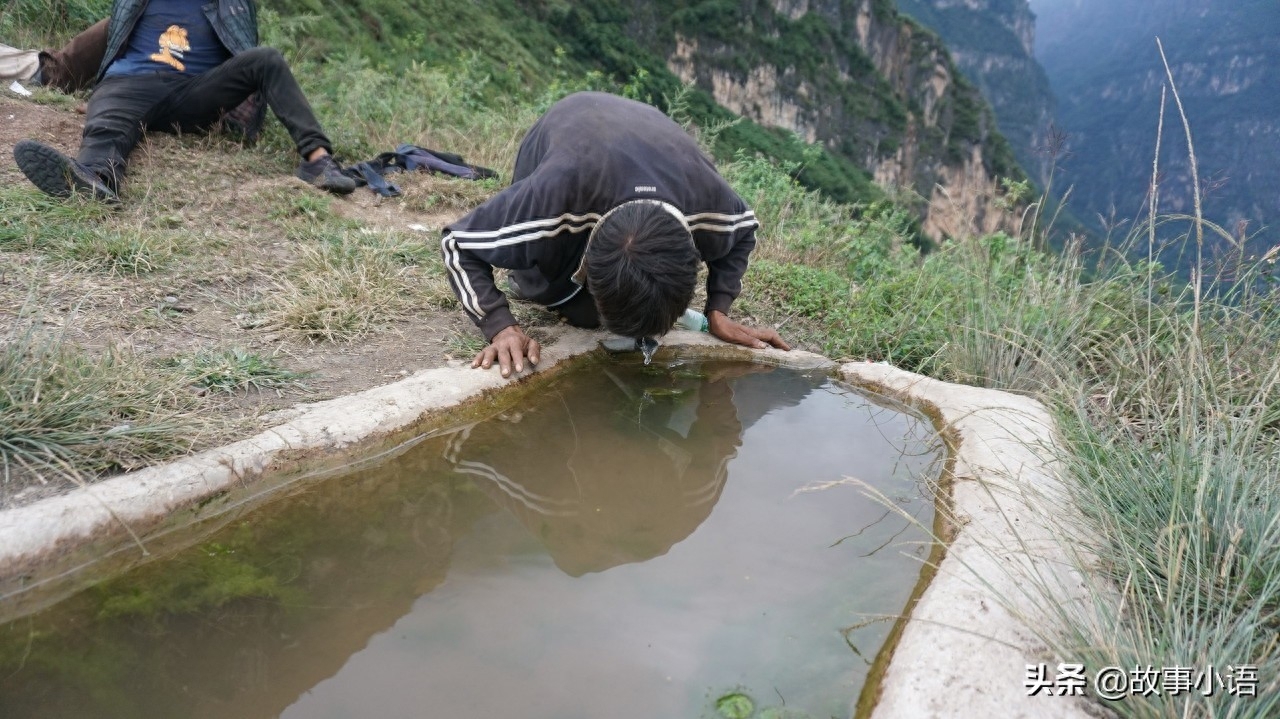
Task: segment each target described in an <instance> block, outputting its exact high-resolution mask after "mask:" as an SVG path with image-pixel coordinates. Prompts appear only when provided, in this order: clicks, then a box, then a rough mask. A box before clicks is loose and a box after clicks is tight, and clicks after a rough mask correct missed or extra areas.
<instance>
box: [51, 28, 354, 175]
mask: <svg viewBox="0 0 1280 719" xmlns="http://www.w3.org/2000/svg"><path fill="white" fill-rule="evenodd" d="M255 92H261V93H262V97H263V99H265V100H266V102H267V106H268V107H270V108H271V111H272V112H273V113H275V116H276V117H278V118H279V119H280V122H281V123H282V124H283V125H284V126H285V129H286V130H288V131H289V136H290V137H292V138H293V142H294V145H296V146H297V148H298V154H300V155H302V156H303V157H306V156H307V155H309V154H311V152H313V151H315V150H317V149H320V148H324V149H325V150H329V151H332V149H333V148H332V145H331V144H330V143H329V138H327V137H325V135H324V132H323V131H322V130H321V129H320V123H319V122H318V121H316V117H315V114H314V113H313V112H312V111H311V105H310V104H308V103H307V98H306V97H304V96H303V94H302V88H300V87H298V81H297V80H296V79H294V77H293V73H292V72H291V71H290V70H289V65H288V63H286V62H285V60H284V57H283V56H282V55H281V54H280V51H278V50H276V49H274V48H269V47H257V48H254V49H252V50H248V51H246V52H242V53H240V54H239V55H236V56H234V57H232V58H231V59H229V60H227V61H226V62H224V63H222V64H221V65H219V66H217V67H215V68H213V69H212V70H210V71H208V72H206V73H204V74H201V75H195V76H188V75H179V74H177V73H168V72H161V73H155V74H153V75H124V76H117V77H109V78H107V79H105V80H103V81H102V82H101V83H99V84H98V87H97V89H95V90H94V91H93V95H92V96H91V97H90V98H89V109H88V112H87V114H86V115H87V116H86V118H85V123H84V135H83V137H82V138H81V140H80V154H79V155H78V157H77V159H78V160H79V161H80V162H81V163H82V164H84V165H85V166H86V167H88V168H89V169H91V170H93V171H94V172H96V173H97V174H98V175H99V176H100V177H101V178H102V180H103V182H105V183H107V184H108V185H110V186H111V187H112V188H116V187H118V185H119V181H120V178H122V177H123V176H124V172H125V167H126V164H127V161H128V159H129V153H131V152H133V148H134V147H136V146H137V145H138V142H140V141H141V140H142V135H143V133H144V132H146V131H147V130H159V131H161V132H195V131H203V130H208V129H209V128H211V127H213V126H214V125H215V124H217V122H218V120H219V119H220V118H221V117H222V115H223V113H224V112H226V111H227V110H231V109H233V108H235V107H236V106H238V105H239V104H240V103H241V102H244V100H245V99H246V98H248V97H249V96H250V95H252V94H253V93H255Z"/></svg>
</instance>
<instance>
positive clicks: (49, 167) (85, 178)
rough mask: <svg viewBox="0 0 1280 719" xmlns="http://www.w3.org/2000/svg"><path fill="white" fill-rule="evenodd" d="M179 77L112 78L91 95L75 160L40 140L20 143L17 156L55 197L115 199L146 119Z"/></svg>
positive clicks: (29, 174) (15, 150) (30, 175)
mask: <svg viewBox="0 0 1280 719" xmlns="http://www.w3.org/2000/svg"><path fill="white" fill-rule="evenodd" d="M173 78H176V76H162V75H147V76H141V77H119V78H111V79H108V80H106V81H104V82H102V83H101V84H100V85H98V88H97V89H96V90H95V91H94V93H93V96H92V97H91V98H89V109H88V113H87V116H86V118H85V124H84V134H83V135H82V136H81V140H80V152H79V154H78V156H77V157H76V159H74V160H73V159H71V158H70V157H67V156H66V155H64V154H62V153H61V152H59V151H58V150H57V149H56V148H54V147H50V146H49V145H46V144H44V143H41V142H36V141H34V140H23V141H21V142H19V143H18V144H16V145H14V148H13V159H14V161H15V162H16V163H17V165H18V168H19V169H21V170H22V172H23V174H24V175H26V176H27V179H29V180H31V182H32V184H34V185H35V186H36V187H38V188H40V189H41V190H43V191H44V192H46V193H48V194H50V195H53V196H55V197H66V196H68V195H71V194H72V193H73V192H84V193H87V194H89V195H90V196H92V197H94V198H96V199H99V200H107V201H112V202H114V201H115V200H116V199H118V198H117V196H116V191H117V190H118V188H119V186H120V179H121V178H123V177H124V173H125V167H126V165H127V162H128V158H129V153H131V152H133V148H134V147H136V146H137V144H138V141H139V140H141V139H142V133H143V129H144V127H145V125H146V117H147V115H148V113H149V112H150V110H151V109H152V108H153V107H154V106H155V104H156V98H157V97H163V96H164V94H165V93H166V92H167V88H171V87H172V86H173V84H172V83H173Z"/></svg>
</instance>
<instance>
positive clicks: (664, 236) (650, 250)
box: [586, 202, 701, 337]
mask: <svg viewBox="0 0 1280 719" xmlns="http://www.w3.org/2000/svg"><path fill="white" fill-rule="evenodd" d="M586 259H587V289H588V290H589V291H590V292H591V295H592V297H594V298H595V300H596V307H597V309H599V310H600V319H601V320H602V321H603V322H604V326H605V327H606V328H607V329H608V330H609V331H610V332H614V333H616V334H620V335H623V336H624V337H652V336H655V335H664V334H666V333H667V330H670V329H671V326H672V325H674V324H675V322H676V320H678V319H680V315H682V314H684V311H685V310H686V309H687V308H688V307H689V303H690V302H692V301H693V290H694V285H696V284H697V279H698V266H699V264H700V262H701V257H700V256H699V255H698V250H697V248H695V247H694V245H693V238H692V237H691V236H690V235H689V230H688V229H686V228H685V226H684V223H682V222H681V221H680V220H679V219H678V218H677V217H675V216H674V215H672V214H671V213H670V212H667V211H666V209H664V208H663V207H662V206H660V205H657V204H654V203H649V202H631V203H628V204H625V205H621V206H619V207H618V208H617V209H616V210H614V211H613V212H612V213H611V214H610V215H609V216H608V217H607V218H605V219H604V220H602V221H601V222H600V224H599V225H597V226H596V228H595V235H594V236H593V237H592V238H591V243H590V244H589V245H588V246H587V257H586Z"/></svg>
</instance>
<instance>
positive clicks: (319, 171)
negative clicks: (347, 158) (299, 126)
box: [298, 155, 356, 195]
mask: <svg viewBox="0 0 1280 719" xmlns="http://www.w3.org/2000/svg"><path fill="white" fill-rule="evenodd" d="M298 179H301V180H306V181H307V182H309V183H311V184H312V185H315V186H316V187H319V188H320V189H322V190H328V191H329V192H332V193H333V194H335V195H349V194H351V193H352V192H355V189H356V181H355V180H353V179H351V178H350V177H347V176H346V175H344V174H342V168H341V167H338V163H336V162H334V161H333V155H325V156H324V157H322V158H320V159H318V160H314V161H311V162H307V161H306V160H303V161H302V162H301V163H300V164H299V165H298Z"/></svg>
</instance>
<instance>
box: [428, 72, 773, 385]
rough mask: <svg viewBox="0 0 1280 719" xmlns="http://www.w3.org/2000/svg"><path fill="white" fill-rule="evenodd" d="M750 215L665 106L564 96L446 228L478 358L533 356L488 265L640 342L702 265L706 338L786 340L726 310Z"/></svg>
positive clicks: (749, 235)
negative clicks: (491, 184)
mask: <svg viewBox="0 0 1280 719" xmlns="http://www.w3.org/2000/svg"><path fill="white" fill-rule="evenodd" d="M757 226H758V223H757V222H756V218H755V213H753V212H752V211H751V210H750V209H748V208H747V205H746V203H745V202H743V200H742V198H740V197H739V196H738V195H737V194H736V193H735V192H734V191H733V190H732V189H731V188H730V187H729V184H728V183H727V182H725V180H724V178H722V177H721V176H720V175H719V173H717V172H716V170H715V166H714V165H712V163H711V161H710V160H708V159H707V158H706V157H705V156H704V155H703V154H702V151H701V149H700V148H699V147H698V145H697V143H696V142H695V141H694V140H693V138H692V137H690V136H689V135H688V133H686V132H685V131H684V129H683V128H681V127H680V126H679V125H678V124H676V123H675V122H674V121H673V120H671V118H669V117H667V116H666V115H664V114H663V113H662V112H661V111H659V110H658V109H657V108H654V107H651V106H649V105H646V104H644V103H640V102H635V101H633V100H628V99H625V98H622V97H618V96H616V95H610V94H607V93H601V92H582V93H576V94H574V95H570V96H568V97H566V98H564V99H563V100H561V101H559V102H557V103H556V104H555V105H553V106H552V107H551V109H549V110H548V111H547V112H546V114H545V115H543V116H542V117H541V118H540V119H539V120H538V121H537V122H536V123H535V124H534V125H533V127H532V128H531V129H530V130H529V133H528V134H527V135H526V136H525V138H524V140H523V141H522V142H521V143H520V149H519V151H518V153H517V155H516V162H515V171H514V173H513V175H512V182H511V186H510V187H508V188H506V189H505V190H503V191H502V192H500V193H498V194H497V195H495V196H494V197H492V198H490V199H489V200H488V201H486V202H485V203H484V204H482V205H480V206H479V207H477V208H476V209H475V210H473V211H472V212H471V213H470V214H468V215H466V216H465V217H463V218H461V219H459V220H458V221H456V222H454V223H453V224H451V225H449V226H448V227H446V228H445V230H444V237H443V239H442V240H441V249H442V252H443V254H444V262H445V267H446V268H447V270H448V275H449V283H450V285H451V286H452V287H453V291H454V293H455V294H457V296H458V299H459V300H460V301H461V303H462V307H463V309H464V310H465V311H466V313H467V315H468V316H469V317H470V318H471V320H472V321H473V322H475V324H476V326H477V327H479V328H480V331H481V332H482V333H483V334H484V336H485V339H487V340H488V341H489V343H490V344H489V345H488V346H487V347H486V348H485V349H484V350H483V351H481V352H480V353H479V354H478V355H476V357H475V360H474V361H473V362H472V367H483V368H485V369H488V368H489V367H491V366H492V365H493V363H494V362H497V363H498V365H499V366H500V367H501V369H502V375H503V376H504V377H505V376H508V375H509V374H510V372H511V370H512V368H514V369H515V371H516V372H520V371H522V370H523V369H524V359H525V358H526V357H527V358H528V360H529V362H530V363H531V364H535V365H536V364H537V363H538V352H539V349H540V348H539V346H538V343H537V341H535V340H533V339H532V338H530V337H529V336H528V335H526V334H525V333H524V331H523V330H522V329H520V327H519V325H517V324H516V321H515V318H514V317H513V316H512V314H511V309H510V306H509V305H508V304H507V298H506V297H505V295H504V294H503V293H502V292H501V291H500V290H499V289H498V288H497V286H496V285H495V283H494V278H493V268H494V267H502V268H506V269H508V270H510V273H509V274H508V284H509V286H510V289H511V290H512V292H513V294H514V295H515V296H516V297H517V298H520V299H527V300H532V301H533V302H537V303H538V304H541V305H544V306H546V307H548V308H551V309H554V310H555V311H556V312H558V313H559V314H560V315H561V316H562V317H564V318H565V319H566V320H567V321H568V322H569V324H571V325H574V326H576V327H585V328H596V327H600V326H601V325H602V324H603V325H604V327H605V328H606V329H608V330H609V331H610V332H615V333H617V334H620V335H624V336H627V337H635V338H644V337H652V336H656V335H662V334H665V333H666V332H667V331H668V330H670V329H671V327H672V325H673V324H675V322H676V320H677V319H678V318H679V317H680V316H681V315H682V314H683V313H684V311H685V310H686V309H687V308H688V307H689V303H690V302H691V301H692V300H693V295H694V289H695V284H696V282H697V276H698V268H699V266H700V264H701V263H702V262H706V264H707V270H708V273H707V303H706V315H707V320H708V330H709V331H710V332H711V334H713V335H715V336H716V337H718V338H720V339H722V340H724V341H726V342H732V343H736V344H741V345H746V346H747V347H757V348H763V347H765V346H766V345H773V346H774V347H777V348H780V349H790V348H789V347H788V346H787V343H786V342H784V341H783V340H782V338H781V337H780V336H778V333H777V332H775V331H774V330H772V329H755V328H751V327H747V326H745V325H742V324H739V323H737V322H734V321H733V320H731V319H729V317H728V312H729V306H730V305H731V304H732V303H733V301H734V299H735V298H737V296H738V293H739V292H740V291H741V290H742V275H743V273H744V272H746V269H747V257H748V255H750V254H751V250H752V248H754V247H755V230H756V227H757Z"/></svg>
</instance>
